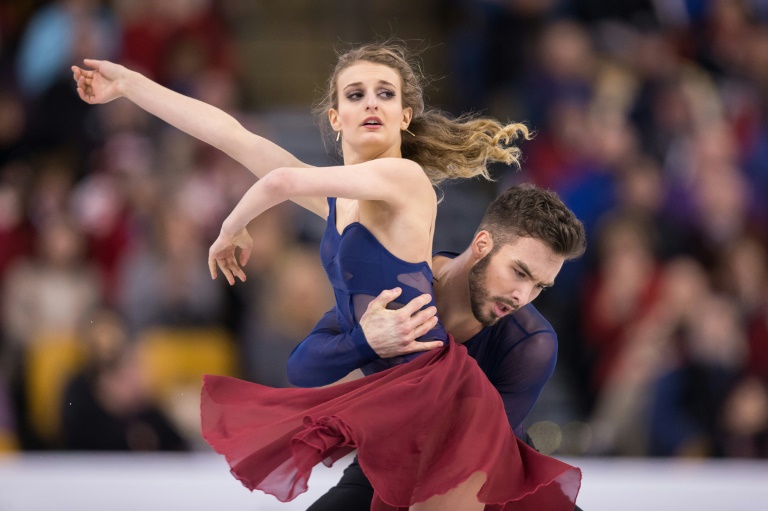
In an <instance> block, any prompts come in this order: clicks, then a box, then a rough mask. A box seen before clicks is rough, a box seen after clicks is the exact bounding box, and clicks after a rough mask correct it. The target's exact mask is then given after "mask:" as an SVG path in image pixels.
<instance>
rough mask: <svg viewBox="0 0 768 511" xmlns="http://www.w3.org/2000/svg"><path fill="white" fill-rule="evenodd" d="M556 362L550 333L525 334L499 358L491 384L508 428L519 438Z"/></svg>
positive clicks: (552, 334) (554, 343)
mask: <svg viewBox="0 0 768 511" xmlns="http://www.w3.org/2000/svg"><path fill="white" fill-rule="evenodd" d="M556 362H557V335H556V334H555V333H554V331H552V330H541V331H536V332H533V333H530V334H528V335H527V336H526V337H524V338H523V339H521V340H519V341H518V342H515V343H514V344H513V345H512V347H511V348H509V349H508V350H507V352H506V353H505V354H503V355H502V360H501V363H500V365H499V367H498V369H497V371H495V372H494V374H493V375H489V377H490V379H491V383H493V385H494V387H496V390H498V391H499V394H500V395H501V399H502V401H503V402H504V409H505V411H506V413H507V419H508V420H509V424H510V426H512V429H513V430H514V431H515V434H516V435H517V436H518V437H519V438H523V437H524V435H523V429H522V423H523V420H524V419H525V418H526V417H527V416H528V414H529V413H530V411H531V410H532V409H533V406H534V405H535V404H536V400H537V399H538V398H539V395H540V394H541V391H542V389H543V388H544V385H545V384H546V383H547V382H548V381H549V379H550V377H551V376H552V373H553V372H554V370H555V363H556Z"/></svg>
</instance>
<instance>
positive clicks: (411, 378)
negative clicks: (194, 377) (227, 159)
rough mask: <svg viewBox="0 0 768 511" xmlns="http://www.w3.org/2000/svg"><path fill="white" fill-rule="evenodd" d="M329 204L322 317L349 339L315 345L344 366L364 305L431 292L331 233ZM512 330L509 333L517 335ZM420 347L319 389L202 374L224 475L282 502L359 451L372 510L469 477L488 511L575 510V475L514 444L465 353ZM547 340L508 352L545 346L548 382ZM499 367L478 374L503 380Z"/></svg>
mask: <svg viewBox="0 0 768 511" xmlns="http://www.w3.org/2000/svg"><path fill="white" fill-rule="evenodd" d="M328 203H329V206H330V211H329V216H328V226H327V228H326V232H325V235H324V236H323V240H322V243H321V248H320V250H321V260H322V262H323V265H324V266H325V269H326V272H327V274H328V277H329V280H330V281H331V284H332V285H333V288H334V293H335V297H336V308H335V310H334V311H333V312H332V314H328V315H326V318H325V319H326V320H328V319H329V318H330V319H332V320H335V325H336V326H337V327H338V328H339V330H338V332H346V333H347V335H346V337H348V338H349V339H346V341H345V342H337V343H334V342H333V341H334V340H339V338H338V337H334V336H328V335H325V336H324V338H325V339H329V340H330V341H331V342H330V343H327V344H325V345H324V346H318V348H319V352H320V353H322V354H323V356H325V357H330V359H331V360H335V359H336V358H337V357H339V355H340V351H339V349H340V348H343V347H346V348H349V349H350V353H351V354H350V353H347V355H349V357H352V358H354V357H359V356H360V354H361V353H365V346H364V345H363V344H361V343H360V342H359V341H361V340H364V339H361V337H360V335H361V332H360V331H359V327H358V326H357V325H358V321H359V319H360V316H362V314H363V313H364V312H365V310H366V308H367V306H368V305H369V303H370V301H371V300H373V299H374V298H375V297H376V296H378V294H379V293H380V292H381V291H383V290H384V289H391V288H393V287H398V286H399V287H401V288H402V290H403V293H402V294H401V295H400V297H398V300H400V301H401V302H400V304H399V306H403V305H405V304H406V303H408V302H409V301H410V300H411V299H413V298H415V297H417V296H420V295H421V294H423V293H429V294H433V293H432V271H431V269H430V267H429V265H428V264H427V263H426V262H421V263H409V262H406V261H403V260H401V259H399V258H397V257H395V256H394V255H393V254H391V253H390V252H389V251H388V250H387V249H386V248H385V247H384V246H382V245H381V243H379V242H378V240H377V239H376V238H375V237H374V236H373V234H372V233H371V232H370V231H368V229H367V228H365V226H363V225H362V224H360V223H359V222H354V223H352V224H350V225H348V226H347V227H346V228H345V229H344V230H343V232H341V233H339V232H338V230H337V226H336V200H335V199H333V198H329V199H328ZM432 303H434V298H433V299H432ZM394 306H395V307H397V306H398V304H395V305H394ZM505 323H507V324H510V323H509V321H506V322H505ZM511 324H514V321H513V322H512V323H511ZM519 325H521V324H519ZM519 325H518V326H515V327H514V329H516V330H518V331H519V332H522V330H521V329H520V328H519ZM338 332H337V333H338ZM550 332H551V329H550ZM356 336H357V341H358V342H355V337H356ZM519 337H520V338H522V337H525V338H530V336H528V335H527V334H526V335H523V336H519ZM422 339H424V340H426V339H430V340H432V339H439V340H443V341H446V342H445V344H446V345H445V347H443V348H440V349H436V350H431V351H428V352H424V353H419V354H412V355H408V356H405V357H399V358H396V359H379V358H373V359H370V360H367V359H366V360H365V363H364V364H363V369H364V370H365V372H367V373H369V374H370V376H368V377H367V378H361V379H359V380H356V381H351V382H347V383H344V384H340V385H334V386H329V387H323V388H310V389H303V388H301V389H297V388H289V389H274V388H269V387H265V386H263V385H258V384H254V383H250V382H245V381H242V380H237V379H235V378H230V377H225V376H210V375H207V376H205V377H204V384H203V390H202V393H201V416H202V419H201V423H202V427H201V429H202V433H203V437H204V438H205V439H206V440H207V441H208V442H209V443H210V444H211V446H213V447H214V449H215V450H216V451H217V452H219V453H221V454H224V455H225V456H226V457H227V461H228V463H229V465H230V468H231V469H232V470H231V472H232V474H233V475H235V477H237V478H238V479H240V481H241V482H243V484H244V485H245V486H246V487H248V488H250V489H260V490H262V491H266V492H268V493H271V494H273V495H275V496H276V497H278V499H280V500H282V501H287V500H292V499H293V498H294V497H295V496H296V495H298V494H300V493H301V492H303V491H304V490H306V487H307V486H306V484H307V481H308V479H309V475H310V473H311V470H312V467H314V466H315V465H316V464H318V463H320V462H326V463H330V462H333V461H335V460H338V459H339V458H341V457H342V456H344V455H346V454H348V453H350V452H352V451H353V450H354V449H357V452H358V457H359V461H360V467H361V471H362V470H364V471H365V475H366V476H367V477H368V478H369V479H370V482H371V483H372V487H373V488H375V490H376V493H375V495H371V498H372V499H373V500H372V502H373V503H372V504H369V505H370V506H371V508H372V509H373V508H376V509H381V508H385V507H386V508H387V509H391V508H397V509H407V508H408V507H410V506H412V505H413V504H414V503H416V502H424V501H426V500H428V499H429V498H431V497H433V496H435V495H442V494H445V493H446V492H447V491H449V490H451V489H453V488H455V487H457V486H458V485H459V484H461V483H462V482H463V481H466V480H467V478H468V477H469V476H470V475H471V474H474V473H476V472H484V473H485V474H486V476H487V479H486V481H485V483H484V484H483V486H482V487H481V489H480V491H479V492H478V494H477V497H478V499H479V500H480V501H481V502H486V503H494V509H498V510H502V509H503V510H504V511H509V510H511V509H529V508H530V509H552V510H563V511H565V510H570V509H573V502H574V500H575V498H576V495H577V493H578V489H579V486H580V480H581V472H580V471H579V470H578V469H577V468H575V467H572V466H570V465H568V464H565V463H563V462H561V461H559V460H556V459H554V458H550V457H547V456H543V455H541V454H539V453H537V452H536V451H534V450H533V449H531V448H530V447H529V446H527V445H525V444H524V443H523V442H521V441H520V440H519V439H516V438H515V436H514V435H513V434H512V431H510V430H509V429H507V428H508V425H507V422H508V420H509V416H506V417H505V416H504V415H503V414H502V411H501V405H502V404H503V403H502V401H501V399H500V398H499V395H498V393H497V391H496V389H495V388H494V387H493V386H492V385H490V384H489V381H488V379H487V378H486V376H485V375H484V374H483V373H482V371H481V370H479V367H478V365H477V363H476V361H475V360H472V358H471V357H469V356H467V352H466V349H465V348H464V347H463V346H458V345H456V344H455V343H454V342H452V341H449V340H448V335H447V334H446V332H445V330H444V328H443V327H442V325H440V324H438V325H437V326H436V327H435V328H434V329H433V330H432V331H430V332H429V333H427V334H426V335H425V336H423V338H422ZM342 340H343V339H342ZM305 342H308V341H305ZM553 343H554V336H553V335H552V336H551V337H550V342H549V343H537V342H532V343H527V344H526V342H520V343H518V344H520V345H526V346H527V345H530V346H548V349H547V350H545V351H546V352H547V354H548V358H547V360H548V363H547V364H545V365H546V368H547V369H546V371H545V372H546V373H547V377H548V375H549V374H550V373H551V365H552V364H553V362H554V361H553V358H552V354H553V353H554V347H555V346H556V344H553ZM508 348H510V350H511V351H514V348H515V346H509V347H508ZM367 349H368V350H370V348H367ZM476 349H477V352H476V353H477V354H480V353H483V354H484V355H483V357H486V358H488V359H489V360H490V359H491V358H493V357H494V354H493V347H492V346H489V345H487V344H485V343H479V344H478V345H477V347H476ZM478 356H479V355H478ZM349 357H348V358H349ZM339 358H340V357H339ZM294 361H295V359H294ZM406 361H409V363H407V364H406V363H404V362H406ZM532 365H535V364H532ZM508 369H509V367H507V368H504V367H499V366H496V367H493V364H491V365H490V366H488V368H487V370H489V371H493V372H495V373H497V374H498V376H499V377H500V378H502V379H503V378H504V374H505V373H508ZM317 374H319V373H317ZM344 374H346V373H344ZM510 383H512V382H510ZM538 390H540V387H538ZM538 390H536V392H537V393H538ZM525 413H527V411H526V412H525ZM523 416H524V415H523ZM520 420H522V417H521V418H520ZM427 430H428V431H429V434H425V432H426V431H427ZM394 431H396V432H397V435H395V436H393V432H394ZM457 460H461V461H460V462H459V463H457ZM429 467H439V470H432V469H430V468H429ZM369 503H370V501H369ZM385 503H386V505H385ZM387 506H389V507H387ZM521 506H522V507H521ZM336 509H340V508H336Z"/></svg>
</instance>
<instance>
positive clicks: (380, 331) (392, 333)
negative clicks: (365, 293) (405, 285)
mask: <svg viewBox="0 0 768 511" xmlns="http://www.w3.org/2000/svg"><path fill="white" fill-rule="evenodd" d="M400 293H402V290H401V289H400V288H395V289H385V290H384V291H382V292H381V294H380V295H379V296H377V297H376V298H374V299H373V300H372V301H371V303H369V304H368V308H367V309H366V311H365V314H363V315H362V317H361V318H360V327H361V328H362V329H363V333H364V334H365V338H366V339H367V340H368V344H369V345H370V346H371V348H372V349H373V351H375V352H376V354H377V355H379V356H380V357H381V358H391V357H396V356H399V355H407V354H408V353H415V352H417V351H428V350H432V349H435V348H440V347H442V346H443V342H442V341H427V342H418V341H416V338H418V337H421V336H422V335H424V334H426V333H427V332H429V331H430V330H431V329H433V328H434V327H435V325H437V308H436V307H435V306H431V307H427V308H426V309H424V310H419V309H421V308H422V307H424V306H425V305H427V304H428V303H429V302H430V301H431V300H432V297H431V296H430V295H428V294H424V295H421V296H418V297H416V298H414V299H413V300H411V301H410V302H408V304H407V305H406V306H405V307H403V308H401V309H397V310H390V309H387V304H388V303H389V302H391V301H392V300H394V299H395V298H397V297H398V296H400Z"/></svg>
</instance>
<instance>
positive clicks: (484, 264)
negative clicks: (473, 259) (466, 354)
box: [469, 251, 499, 326]
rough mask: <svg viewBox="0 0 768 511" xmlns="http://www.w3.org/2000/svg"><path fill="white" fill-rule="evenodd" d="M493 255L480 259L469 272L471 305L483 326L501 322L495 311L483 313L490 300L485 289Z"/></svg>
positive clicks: (473, 312) (473, 313)
mask: <svg viewBox="0 0 768 511" xmlns="http://www.w3.org/2000/svg"><path fill="white" fill-rule="evenodd" d="M492 255H493V251H491V253H489V254H488V255H486V256H485V257H483V258H482V259H480V260H479V261H478V262H477V263H475V265H474V266H473V267H472V268H470V270H469V304H470V306H471V307H472V315H473V316H474V317H475V319H476V320H478V321H479V322H480V323H481V324H482V325H483V326H492V325H494V324H496V322H497V321H498V320H499V317H498V316H497V315H496V313H494V312H493V310H490V311H489V312H488V313H484V311H483V305H485V304H486V303H488V301H489V299H490V297H489V294H488V291H487V290H486V288H485V282H486V276H487V274H488V265H489V264H490V262H491V256H492Z"/></svg>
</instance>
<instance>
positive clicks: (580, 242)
mask: <svg viewBox="0 0 768 511" xmlns="http://www.w3.org/2000/svg"><path fill="white" fill-rule="evenodd" d="M483 230H484V231H488V232H489V233H490V234H491V237H492V238H493V243H494V250H497V249H498V248H501V247H502V246H503V245H505V244H507V243H510V242H513V241H514V240H515V239H516V238H518V237H520V236H526V237H529V238H534V239H537V240H540V241H541V242H543V243H544V244H545V245H547V246H548V247H549V248H550V249H552V251H553V252H554V253H555V254H557V255H561V256H563V257H565V259H566V260H571V259H576V258H577V257H579V256H581V255H582V254H583V253H584V251H585V250H586V248H587V239H586V234H585V232H584V225H583V224H582V223H581V221H579V219H578V218H576V215H574V214H573V212H572V211H571V210H570V209H568V207H567V206H566V205H565V204H563V201H562V200H560V197H558V196H557V194H556V193H554V192H552V191H549V190H545V189H543V188H540V187H538V186H535V185H531V184H523V185H517V186H512V187H510V188H508V189H507V190H506V191H505V192H504V193H502V194H501V195H499V196H498V197H496V199H495V200H494V201H493V202H491V204H490V205H489V206H488V209H486V211H485V216H483V221H482V222H481V223H480V227H479V228H478V232H479V231H483Z"/></svg>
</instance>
